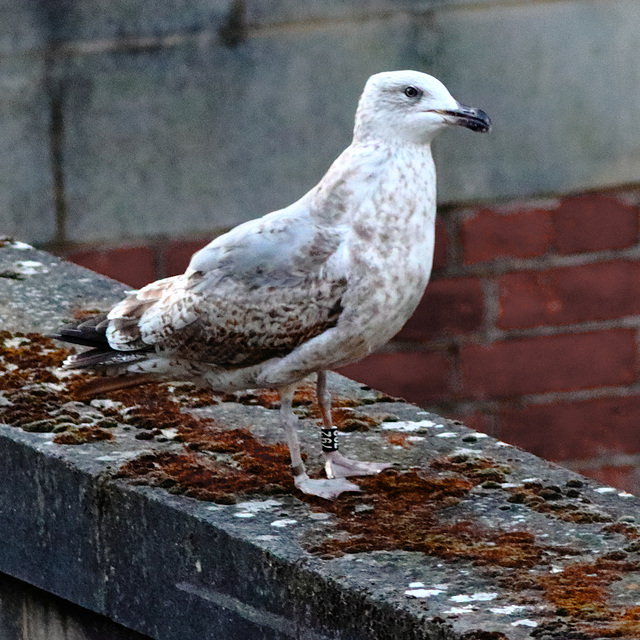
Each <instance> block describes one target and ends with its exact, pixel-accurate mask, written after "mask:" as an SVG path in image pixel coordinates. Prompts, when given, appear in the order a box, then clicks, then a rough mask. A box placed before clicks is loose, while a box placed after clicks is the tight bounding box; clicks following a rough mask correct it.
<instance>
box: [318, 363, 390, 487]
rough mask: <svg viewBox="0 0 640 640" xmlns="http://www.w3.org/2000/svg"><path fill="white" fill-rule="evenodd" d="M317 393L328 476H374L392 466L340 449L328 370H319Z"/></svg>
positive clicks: (323, 452) (325, 466)
mask: <svg viewBox="0 0 640 640" xmlns="http://www.w3.org/2000/svg"><path fill="white" fill-rule="evenodd" d="M316 395H317V397H318V406H319V407H320V414H321V415H322V454H323V455H324V459H325V464H324V469H325V472H326V474H327V478H348V477H349V476H372V475H375V474H376V473H380V471H383V470H384V469H388V468H389V467H391V466H392V465H391V464H389V463H386V462H360V461H359V460H351V459H349V458H345V456H343V455H342V454H341V453H340V452H339V451H338V429H337V428H336V427H334V426H333V421H332V420H331V394H330V393H329V391H328V390H327V373H326V371H318V382H317V385H316Z"/></svg>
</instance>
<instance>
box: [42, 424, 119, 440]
mask: <svg viewBox="0 0 640 640" xmlns="http://www.w3.org/2000/svg"><path fill="white" fill-rule="evenodd" d="M99 440H113V434H112V433H110V432H109V431H106V430H105V429H102V428H100V427H79V428H78V429H71V430H70V431H66V432H64V433H59V434H58V435H57V436H55V438H54V439H53V441H54V442H55V443H56V444H84V443H85V442H97V441H99Z"/></svg>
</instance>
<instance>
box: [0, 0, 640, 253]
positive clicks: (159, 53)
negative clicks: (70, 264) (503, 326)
mask: <svg viewBox="0 0 640 640" xmlns="http://www.w3.org/2000/svg"><path fill="white" fill-rule="evenodd" d="M2 11H3V14H2V15H3V20H2V26H1V27H0V28H1V29H2V32H1V33H0V51H1V52H2V54H3V55H2V59H1V60H0V108H1V109H2V113H3V117H2V119H1V121H0V229H2V231H3V232H5V233H10V234H15V235H17V236H19V237H21V238H23V239H25V240H29V241H35V242H39V243H48V244H49V245H50V246H53V245H54V244H55V245H57V246H61V244H64V243H85V242H94V241H98V242H103V241H108V240H121V239H123V238H132V237H141V236H148V235H153V236H158V235H163V234H164V235H174V234H180V235H188V234H189V233H196V232H202V231H207V232H209V231H214V230H216V229H221V228H225V227H229V226H233V225H235V224H237V223H238V222H241V221H243V220H246V219H248V218H251V217H255V216H256V215H259V214H261V213H264V212H266V211H269V210H270V209H273V208H276V207H279V206H282V205H285V204H288V203H289V202H291V201H293V200H294V199H295V198H297V197H298V196H300V195H301V194H302V193H303V192H304V191H305V190H306V189H308V188H309V187H311V186H312V185H313V184H314V183H315V182H316V181H317V179H318V178H319V177H320V175H321V174H322V173H323V171H324V170H325V169H326V167H327V166H328V164H329V163H330V162H331V161H332V160H333V159H334V158H335V157H336V155H337V154H338V153H339V152H340V151H341V149H342V148H343V147H344V146H346V144H348V142H349V138H350V131H351V127H352V120H353V114H354V110H355V104H356V100H357V97H358V94H359V93H360V91H361V88H362V85H363V83H364V81H365V79H366V77H367V76H368V75H369V74H371V73H373V72H375V71H380V70H383V69H395V68H406V67H413V68H418V69H422V70H425V71H429V72H432V73H434V74H435V75H437V76H439V77H441V78H442V79H443V80H444V81H445V82H446V84H447V85H448V86H449V87H450V88H451V90H452V91H453V93H454V94H455V95H456V96H457V97H458V98H459V99H460V100H462V101H466V102H469V103H473V104H474V105H478V106H481V107H483V108H485V109H486V110H487V111H488V112H489V113H490V115H491V116H492V117H493V119H494V121H495V125H496V126H495V133H494V134H493V135H492V136H486V137H483V138H482V139H481V138H480V137H473V138H472V137H469V136H468V135H465V133H467V134H468V132H453V133H451V134H450V135H447V137H446V139H445V138H443V139H442V140H441V141H440V142H439V144H438V146H437V150H436V154H437V160H438V164H439V175H440V195H441V201H442V202H461V201H468V200H495V199H505V198H512V197H514V196H523V195H539V194H547V193H563V192H568V191H574V190H578V189H582V188H584V187H587V186H588V187H595V186H609V185H613V184H616V185H617V184H621V183H628V182H635V181H637V180H638V179H640V160H639V155H638V154H639V149H640V133H639V130H638V128H637V127H635V126H633V125H634V122H635V118H636V113H635V111H636V109H635V105H636V104H638V102H640V96H639V95H638V91H640V89H638V87H640V82H638V81H637V80H638V75H639V74H640V62H638V60H637V56H635V51H637V50H638V48H639V45H640V32H639V31H638V30H637V29H636V28H635V25H636V24H638V22H639V21H640V8H639V7H638V5H637V3H635V2H633V1H632V0H620V1H619V2H616V3H613V4H612V3H610V2H607V1H606V0H589V1H588V0H571V1H553V2H532V3H515V4H513V3H501V2H496V1H491V2H490V1H482V0H478V1H476V2H471V1H468V2H467V1H453V0H452V1H449V2H445V1H436V0H422V1H417V0H405V1H399V0H398V1H392V0H386V1H383V0H378V1H375V2H374V1H370V2H363V1H356V0H352V1H351V2H341V3H338V2H315V3H295V2H266V3H265V2H258V1H257V0H247V1H246V2H243V1H242V0H234V1H231V0H209V1H208V2H207V1H205V0H192V1H190V2H176V1H170V0H166V1H163V2H159V3H153V6H152V5H148V4H144V5H139V4H138V3H133V5H132V3H129V2H115V3H113V2H112V3H106V4H105V3H100V2H89V3H87V2H79V1H78V2H75V1H72V0H69V1H67V2H64V3H45V2H37V1H36V0H30V1H28V2H17V0H13V1H11V0H3V7H2Z"/></svg>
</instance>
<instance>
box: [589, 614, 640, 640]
mask: <svg viewBox="0 0 640 640" xmlns="http://www.w3.org/2000/svg"><path fill="white" fill-rule="evenodd" d="M593 632H594V633H595V634H597V635H598V636H600V637H603V638H640V607H629V608H627V609H624V610H623V611H621V612H620V613H619V614H618V615H617V616H616V618H615V620H613V621H612V622H611V623H610V624H608V625H606V626H605V627H600V628H596V629H593Z"/></svg>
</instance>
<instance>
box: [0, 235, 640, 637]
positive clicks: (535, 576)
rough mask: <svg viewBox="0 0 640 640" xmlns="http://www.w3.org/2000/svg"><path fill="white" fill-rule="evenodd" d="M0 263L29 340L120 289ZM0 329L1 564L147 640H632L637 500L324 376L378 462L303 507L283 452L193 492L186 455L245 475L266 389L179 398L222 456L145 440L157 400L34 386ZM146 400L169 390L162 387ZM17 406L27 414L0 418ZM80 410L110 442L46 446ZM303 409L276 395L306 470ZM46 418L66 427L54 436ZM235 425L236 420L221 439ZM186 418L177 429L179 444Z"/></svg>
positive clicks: (74, 273) (24, 356) (33, 372)
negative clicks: (173, 472)
mask: <svg viewBox="0 0 640 640" xmlns="http://www.w3.org/2000/svg"><path fill="white" fill-rule="evenodd" d="M0 274H2V277H0V319H1V320H2V325H1V328H2V329H4V330H9V331H15V330H16V329H22V330H24V329H27V328H28V329H35V330H38V331H49V330H51V328H52V327H55V326H56V325H57V323H58V322H59V321H60V318H61V317H64V316H65V315H68V314H70V313H71V311H72V310H73V308H74V307H76V308H77V305H78V302H79V301H80V300H81V299H83V298H85V299H86V302H87V304H88V305H89V306H91V307H93V306H94V305H99V304H100V301H102V303H107V302H108V301H109V299H114V298H116V297H117V296H118V293H119V292H121V291H122V288H121V287H120V286H118V285H117V283H114V282H112V281H111V282H110V281H107V280H106V279H104V278H101V277H99V276H95V275H94V276H92V275H91V274H89V273H88V272H87V271H85V270H82V269H80V268H79V267H75V266H73V265H69V264H64V263H61V262H60V261H59V260H58V259H56V258H54V257H52V256H49V255H47V254H45V253H43V252H40V251H36V250H33V249H29V248H27V247H24V246H22V245H16V244H13V243H8V242H7V243H3V245H2V246H0ZM91 290H94V295H93V296H91V295H90V292H91ZM47 310H48V313H47ZM0 340H1V342H0V349H1V350H0V366H1V373H2V375H1V376H0V381H1V382H0V384H2V383H4V384H3V386H2V394H0V398H1V399H2V403H1V404H0V419H2V421H3V422H4V424H0V445H1V446H0V540H2V544H1V545H0V571H2V572H4V573H7V574H10V575H13V576H16V577H18V578H20V579H21V580H24V581H25V582H28V583H30V584H33V585H36V586H37V587H39V588H41V589H45V590H46V591H47V592H50V593H53V594H56V595H57V596H59V597H63V598H65V599H66V600H68V601H71V602H74V603H75V604H78V605H80V606H82V607H84V608H85V609H87V610H90V611H94V612H96V613H99V614H101V615H106V616H107V617H108V618H110V619H112V620H114V621H116V622H118V623H119V624H122V625H124V626H125V627H128V628H132V629H135V630H137V631H138V632H141V633H145V634H147V635H148V636H150V637H152V638H155V639H156V640H203V639H205V638H212V639H215V640H218V639H223V638H225V639H226V638H229V637H237V638H251V639H252V640H398V638H402V639H403V640H405V639H406V640H479V639H480V638H492V639H494V638H495V639H500V640H530V639H531V638H533V637H539V638H545V639H548V640H566V639H567V638H584V639H585V640H592V639H593V640H595V639H596V638H601V637H626V638H629V639H630V640H631V639H632V638H637V637H638V621H637V615H638V614H637V605H636V600H637V596H636V595H635V594H636V593H637V585H638V582H639V581H640V551H639V549H640V545H638V542H637V540H638V537H640V529H639V528H638V527H639V526H640V525H638V522H640V515H639V511H638V508H639V505H640V503H639V501H638V499H637V498H634V497H633V496H632V495H630V494H628V493H625V492H622V491H618V490H616V489H613V488H611V487H603V486H599V485H598V484H597V483H595V482H593V481H588V480H586V479H584V478H580V477H579V476H577V475H576V474H573V473H571V472H570V471H567V470H564V469H561V468H559V467H557V466H554V465H550V464H548V463H546V462H544V461H542V460H540V459H539V458H536V457H535V456H533V455H531V454H529V453H526V452H524V451H521V450H518V449H516V448H514V447H511V446H508V445H507V444H506V443H504V442H499V441H496V440H495V439H493V438H491V437H487V436H485V435H484V434H482V433H478V432H476V431H473V430H472V429H469V428H467V427H465V426H463V425H462V424H460V423H459V422H452V421H449V420H444V419H442V418H440V417H439V416H437V415H436V414H433V413H429V412H426V411H422V410H420V409H419V408H418V407H415V406H412V405H410V404H407V403H404V402H401V401H394V399H393V398H389V397H388V396H384V394H380V393H379V392H377V391H374V390H372V389H370V388H369V387H362V385H359V384H357V383H354V382H352V381H349V380H347V379H345V378H342V377H340V376H335V375H332V376H330V386H331V389H332V393H334V395H335V396H336V397H338V398H340V399H341V401H342V402H341V406H342V407H343V410H346V411H347V414H346V415H355V416H356V418H355V419H354V421H355V423H356V424H355V426H354V425H350V426H349V429H350V431H347V432H343V434H342V437H343V439H344V449H345V451H348V452H350V453H352V454H353V455H355V456H356V457H359V458H361V459H364V458H365V457H367V458H372V459H383V458H387V459H389V458H391V459H393V460H394V462H396V463H397V468H396V469H395V470H394V471H392V472H388V473H385V474H382V475H381V476H378V478H376V479H370V480H363V479H358V480H357V482H358V483H360V484H361V486H362V488H363V492H362V493H361V494H357V495H353V496H343V497H341V498H340V499H338V500H336V501H333V502H328V501H322V502H319V501H318V500H315V499H312V500H308V499H305V497H304V496H301V495H299V494H298V493H297V492H296V491H295V490H294V489H293V488H292V487H291V486H286V483H287V482H288V483H289V485H291V479H290V476H289V472H288V469H287V464H286V462H283V461H282V460H280V462H278V459H277V458H267V459H270V464H271V465H277V464H280V466H281V468H282V467H283V468H284V471H285V473H286V476H284V478H285V479H284V481H282V483H280V484H278V486H275V485H274V484H269V485H267V484H265V481H264V480H263V476H262V475H260V476H258V477H254V478H253V480H252V482H254V485H253V489H252V493H251V494H249V495H247V494H242V493H238V491H237V490H236V491H233V490H229V489H227V490H226V491H223V492H222V493H220V492H218V493H215V491H216V490H218V491H219V489H218V487H217V484H216V483H215V482H214V483H211V485H210V490H212V491H214V493H215V496H214V497H215V500H216V503H215V504H214V503H212V502H210V501H207V500H206V499H207V495H206V494H203V493H202V492H201V491H200V492H199V490H201V489H202V488H203V487H204V486H205V485H203V484H202V479H203V475H202V474H201V473H200V471H198V469H199V468H200V469H201V467H198V465H203V464H205V463H207V461H208V464H209V466H208V467H206V469H208V471H207V473H208V474H215V473H216V469H224V470H225V471H224V472H223V475H220V476H216V477H217V479H218V482H220V483H224V482H225V480H224V477H225V474H227V475H228V474H229V473H233V469H236V468H238V467H237V466H236V465H239V467H240V468H241V469H244V472H245V473H246V474H247V475H246V477H247V478H248V479H250V473H249V472H248V471H247V469H246V467H244V466H243V465H244V462H243V461H242V456H241V453H242V452H246V451H247V450H249V448H250V446H253V445H251V444H250V443H251V442H260V443H263V445H262V446H265V447H267V448H269V447H275V446H276V445H274V444H273V442H274V437H275V438H277V437H278V435H277V434H278V433H279V432H278V431H274V428H275V427H276V426H277V425H278V412H277V406H276V405H275V404H274V403H273V398H271V399H270V398H269V397H268V396H267V395H265V394H259V393H253V394H251V393H249V394H246V395H245V396H244V397H240V396H236V397H231V398H230V397H225V396H219V397H212V396H208V400H209V401H211V402H213V403H214V404H212V405H211V406H207V407H203V406H202V405H203V402H202V400H203V399H204V398H203V397H202V398H201V397H199V396H197V399H198V402H197V408H195V409H191V410H188V409H185V410H184V411H180V412H179V413H180V414H181V415H182V419H183V420H185V421H188V420H197V419H198V417H200V418H203V419H210V420H213V421H215V422H213V423H197V424H196V425H195V427H194V431H192V432H191V433H192V436H195V437H196V439H197V438H206V437H207V436H206V433H208V434H209V435H210V436H212V437H214V439H213V440H210V441H208V442H209V444H212V443H213V442H214V440H215V437H227V436H226V435H225V434H230V433H235V434H236V436H235V437H237V438H238V439H237V440H235V441H234V440H233V439H230V440H226V441H225V442H226V445H225V448H223V449H222V450H219V449H216V448H215V447H208V448H207V447H206V446H205V447H199V446H195V447H192V446H191V445H194V444H197V442H196V440H193V441H187V442H185V441H184V440H182V439H180V440H178V439H172V438H170V437H169V436H170V435H171V434H170V433H169V434H167V435H166V436H165V437H163V438H161V437H159V436H156V434H155V433H154V431H155V430H154V429H151V427H153V426H156V425H157V424H158V423H159V422H158V421H160V420H162V419H163V417H164V416H163V414H161V413H156V414H155V415H154V418H153V420H150V421H149V420H148V419H147V420H145V421H143V422H142V423H141V422H129V417H128V416H130V415H132V411H130V410H134V409H135V407H136V405H137V406H144V407H145V408H146V407H147V406H151V405H153V404H154V402H155V401H154V400H153V398H154V397H155V398H156V399H157V397H158V396H155V395H154V394H156V393H160V391H159V389H158V387H157V386H155V385H154V386H150V387H147V389H146V390H145V391H144V392H143V395H142V396H138V397H137V400H136V399H135V397H134V400H133V402H134V404H133V405H130V406H128V407H127V408H126V410H123V411H119V410H116V409H115V408H114V407H117V406H118V405H119V403H120V401H123V402H124V401H126V397H124V396H120V400H118V401H117V402H111V403H110V402H109V400H108V399H107V398H104V397H103V398H102V399H101V400H102V402H100V399H97V398H95V399H93V401H92V402H91V403H90V402H89V401H88V400H87V401H79V400H74V401H70V402H65V399H68V396H65V395H64V394H65V393H66V392H63V389H65V387H66V382H68V380H67V381H66V382H65V379H61V378H59V377H53V378H52V377H51V376H52V375H56V374H55V373H54V372H56V371H57V374H60V371H59V370H57V369H55V368H51V367H49V366H48V365H47V364H46V359H47V357H52V353H55V349H54V348H53V347H52V346H51V345H47V344H46V343H43V342H42V340H41V339H39V338H37V336H22V337H16V336H14V337H10V336H9V335H8V334H7V333H3V334H2V335H0ZM38 344H39V345H40V349H38ZM16 359H17V362H19V363H20V364H19V365H18V364H16V362H15V361H14V360H16ZM47 372H48V375H46V374H47ZM56 380H57V381H56ZM7 381H9V382H7ZM67 390H68V387H67ZM56 393H62V395H61V396H56V395H55V394H56ZM164 393H166V394H167V395H168V396H171V395H173V397H174V398H175V399H176V400H178V398H179V396H177V395H175V394H176V393H180V392H178V391H176V390H175V389H174V392H171V391H165V392H164ZM52 394H53V396H52ZM182 399H186V398H185V396H182ZM192 399H193V398H192ZM303 400H304V398H303ZM96 401H97V402H96ZM105 401H106V404H105ZM168 402H169V404H171V403H173V400H171V398H170V397H168ZM23 403H26V404H23ZM45 403H46V404H45ZM18 406H21V407H25V406H27V407H28V410H27V413H26V414H25V413H23V414H21V415H20V414H19V413H16V407H18ZM43 406H45V407H47V412H48V413H47V415H50V416H52V417H55V418H56V421H55V423H54V424H55V425H56V427H55V429H54V431H51V432H49V431H47V429H43V428H42V424H41V422H42V421H37V422H39V423H40V424H36V422H32V420H33V414H32V413H29V412H31V411H34V410H35V411H37V410H38V408H40V409H42V407H43ZM162 406H163V405H160V407H161V408H162ZM167 406H168V405H167ZM182 406H183V407H184V405H182ZM100 407H102V410H104V411H106V410H108V409H110V410H112V413H111V415H112V416H114V415H115V416H117V417H116V418H115V419H114V418H113V417H111V419H110V422H111V424H110V425H109V426H107V425H105V424H104V422H101V424H103V427H102V429H103V430H104V429H107V430H108V432H109V435H110V437H103V438H102V439H91V438H86V439H85V440H84V442H83V441H82V440H75V441H74V440H66V439H63V440H60V439H59V438H58V437H57V436H69V435H71V434H72V433H73V432H74V430H75V432H76V433H80V429H82V428H85V429H88V430H89V431H87V432H85V433H90V432H92V429H94V428H98V425H97V424H95V423H93V422H92V421H93V418H91V417H89V414H91V415H93V416H94V417H95V415H96V411H97V412H98V414H99V413H100V411H101V409H100ZM123 408H124V405H123ZM311 409H312V407H311V406H310V405H309V404H308V402H307V403H306V404H305V403H304V402H302V403H301V404H300V405H299V406H298V407H297V411H298V412H300V414H301V415H302V416H304V419H303V421H302V425H301V430H300V431H301V437H302V440H303V445H304V448H305V450H306V451H307V453H308V456H309V457H308V460H307V462H308V463H309V465H310V468H312V469H313V470H315V471H319V469H320V468H321V466H320V461H319V455H318V453H319V443H318V438H317V435H318V434H317V433H314V432H317V430H318V429H317V422H316V421H315V419H314V414H313V411H312V410H311ZM113 411H115V413H113ZM350 411H353V412H354V413H353V414H350V413H349V412H350ZM61 412H62V413H61ZM65 412H66V413H65ZM63 413H65V416H64V417H63V415H62V414H63ZM67 414H68V415H67ZM337 415H338V412H336V413H335V417H337ZM8 416H12V418H11V419H8ZM29 416H30V417H29ZM74 416H75V417H74ZM174 417H175V415H174ZM103 418H106V416H104V415H103ZM59 419H62V420H63V421H66V420H72V421H75V422H74V423H73V424H71V427H72V428H71V431H68V430H67V429H68V427H69V423H67V426H63V424H62V422H60V421H59ZM87 420H88V422H87ZM101 420H102V419H101ZM343 420H344V418H343ZM149 422H150V424H149ZM89 423H91V424H89ZM49 424H50V426H51V424H52V423H50V422H49ZM185 424H186V423H185ZM341 424H342V426H343V427H346V426H347V424H346V420H344V421H343V422H342V423H341ZM182 426H183V425H180V427H179V428H180V429H182ZM239 426H242V427H246V428H247V429H248V430H250V433H247V432H241V433H238V427H239ZM185 428H186V431H180V434H181V435H183V436H185V437H189V436H188V433H189V427H188V425H186V427H185ZM353 428H355V429H356V430H355V431H353V430H351V429H353ZM173 429H174V430H175V429H176V427H175V424H174V427H173ZM203 429H204V431H203ZM92 433H93V434H94V435H96V436H97V435H99V434H98V433H97V432H96V431H93V432H92ZM160 433H161V434H162V431H161V432H160ZM216 434H217V435H216ZM102 435H103V436H104V434H102ZM137 436H144V437H137ZM253 437H255V438H257V439H256V440H255V441H252V440H251V438H253ZM71 442H75V443H76V444H75V446H72V445H71ZM202 442H203V444H204V442H205V441H202ZM248 443H249V444H248ZM231 444H233V446H234V447H235V448H231V449H230V448H229V447H230V446H231ZM230 450H231V451H234V453H233V455H231V456H230V455H229V451H230ZM216 451H217V452H218V453H220V456H219V457H217V454H216ZM268 451H271V452H272V453H273V452H274V451H275V449H268ZM167 456H168V457H167ZM174 456H178V457H174ZM163 460H165V461H166V460H175V461H180V460H182V462H177V464H178V468H177V472H178V473H179V474H181V475H179V476H178V478H179V479H176V480H172V478H171V477H169V476H165V477H157V478H156V480H154V479H153V477H152V476H148V475H147V474H146V473H144V472H142V473H137V474H135V473H134V474H133V475H131V474H129V475H127V474H126V473H124V471H123V469H126V468H129V467H128V463H132V464H134V463H135V464H134V466H135V465H138V464H142V467H136V468H138V469H139V470H140V469H147V470H150V471H151V472H152V473H154V472H153V469H155V468H156V465H157V468H158V469H160V468H163V467H162V464H163ZM232 460H233V462H231V461H232ZM149 462H152V465H151V466H148V465H147V463H149ZM254 462H255V459H254ZM145 465H147V466H145ZM192 465H195V466H192ZM164 468H165V469H168V467H164ZM191 470H193V471H194V473H191ZM204 475H205V476H206V475H207V474H204ZM123 476H125V477H123ZM127 478H129V479H127ZM279 482H280V481H279ZM197 497H200V498H202V499H200V500H198V499H195V498H197ZM211 497H212V496H211V495H210V494H209V496H208V500H210V499H211ZM0 587H1V584H0ZM52 606H54V605H52ZM43 610H44V611H46V610H47V607H46V606H45V607H44V609H43ZM41 611H42V610H41ZM59 615H63V614H60V612H57V613H56V614H55V616H59ZM0 617H1V616H0ZM63 617H64V616H63ZM38 618H41V619H42V625H40V626H39V627H38V628H40V629H44V630H45V631H44V632H46V630H47V628H49V629H53V631H52V633H53V632H54V631H55V632H57V631H56V629H57V628H58V627H57V626H56V625H57V623H55V625H54V624H52V623H51V621H50V620H49V619H48V618H47V616H46V615H45V614H44V613H37V614H36V615H34V616H32V620H33V621H34V622H37V620H38ZM12 619H13V620H15V616H13V618H12ZM1 624H3V622H2V621H0V625H1ZM76 624H79V623H78V622H77V621H74V622H73V623H70V626H69V628H77V626H75V625H76ZM47 625H49V626H47ZM1 629H2V627H1V626H0V630H1ZM123 633H124V632H123ZM18 637H19V636H18ZM44 637H46V638H47V640H52V638H51V637H50V636H44ZM54 637H55V636H54ZM105 637H106V638H109V636H108V635H106V636H100V638H101V640H103V638H105ZM124 637H125V638H127V636H126V635H125V636H124ZM36 638H37V639H38V640H44V638H43V636H42V635H41V636H40V637H38V636H36ZM62 638H64V640H79V639H78V638H76V637H73V636H71V638H65V637H64V636H62ZM80 638H81V639H82V640H85V638H83V637H82V636H80ZM88 638H89V640H94V639H93V638H92V636H91V635H88ZM10 640H14V639H13V638H11V637H10ZM20 640H24V638H20ZM30 640H31V639H30ZM56 640H57V639H56ZM109 640H122V639H121V637H118V636H117V635H116V636H114V637H113V638H109ZM127 640H133V639H132V638H127Z"/></svg>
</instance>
